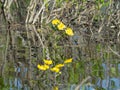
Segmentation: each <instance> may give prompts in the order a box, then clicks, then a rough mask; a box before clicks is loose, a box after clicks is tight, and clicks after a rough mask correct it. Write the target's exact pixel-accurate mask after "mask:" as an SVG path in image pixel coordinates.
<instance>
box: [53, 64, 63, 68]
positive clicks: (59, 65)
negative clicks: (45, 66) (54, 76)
mask: <svg viewBox="0 0 120 90" xmlns="http://www.w3.org/2000/svg"><path fill="white" fill-rule="evenodd" d="M63 66H64V64H58V65H56V66H55V67H56V68H61V67H63Z"/></svg>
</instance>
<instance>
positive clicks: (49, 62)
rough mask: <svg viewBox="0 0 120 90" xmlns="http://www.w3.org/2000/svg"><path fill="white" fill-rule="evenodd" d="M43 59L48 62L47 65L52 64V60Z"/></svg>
mask: <svg viewBox="0 0 120 90" xmlns="http://www.w3.org/2000/svg"><path fill="white" fill-rule="evenodd" d="M43 61H44V63H45V64H47V65H50V64H52V60H45V59H44V60H43Z"/></svg>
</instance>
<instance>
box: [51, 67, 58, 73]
mask: <svg viewBox="0 0 120 90" xmlns="http://www.w3.org/2000/svg"><path fill="white" fill-rule="evenodd" d="M50 70H51V71H53V72H56V73H59V72H60V69H59V68H57V67H53V68H51V69H50Z"/></svg>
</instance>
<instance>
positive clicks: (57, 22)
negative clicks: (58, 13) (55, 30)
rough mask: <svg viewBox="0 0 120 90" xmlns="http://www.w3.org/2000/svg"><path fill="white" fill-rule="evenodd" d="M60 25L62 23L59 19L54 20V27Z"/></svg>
mask: <svg viewBox="0 0 120 90" xmlns="http://www.w3.org/2000/svg"><path fill="white" fill-rule="evenodd" d="M59 23H60V20H58V19H54V20H52V25H57V24H59Z"/></svg>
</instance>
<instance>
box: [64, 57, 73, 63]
mask: <svg viewBox="0 0 120 90" xmlns="http://www.w3.org/2000/svg"><path fill="white" fill-rule="evenodd" d="M71 62H72V58H70V59H66V60H65V61H64V63H65V64H66V63H71Z"/></svg>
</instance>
